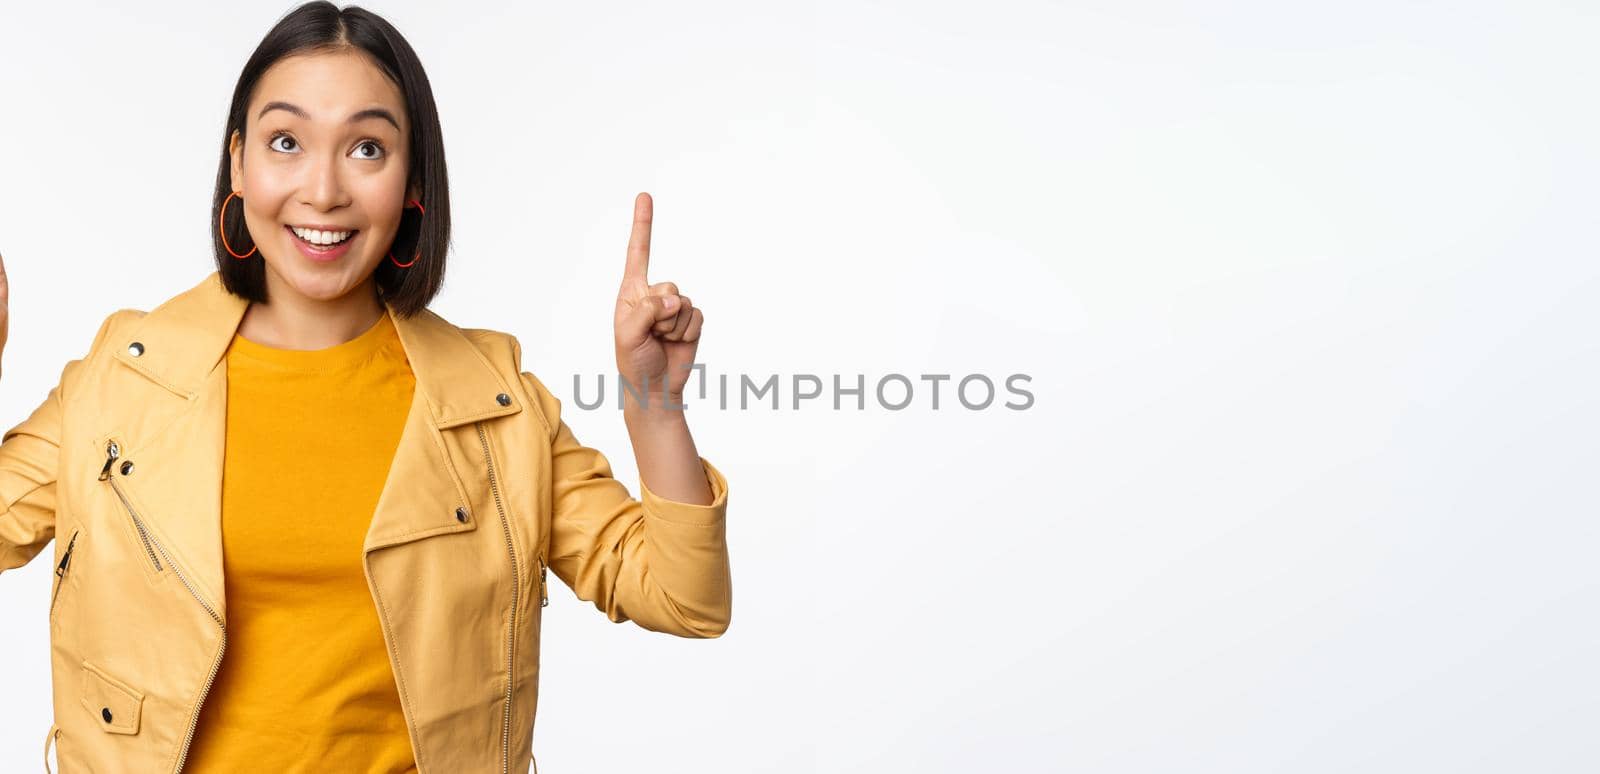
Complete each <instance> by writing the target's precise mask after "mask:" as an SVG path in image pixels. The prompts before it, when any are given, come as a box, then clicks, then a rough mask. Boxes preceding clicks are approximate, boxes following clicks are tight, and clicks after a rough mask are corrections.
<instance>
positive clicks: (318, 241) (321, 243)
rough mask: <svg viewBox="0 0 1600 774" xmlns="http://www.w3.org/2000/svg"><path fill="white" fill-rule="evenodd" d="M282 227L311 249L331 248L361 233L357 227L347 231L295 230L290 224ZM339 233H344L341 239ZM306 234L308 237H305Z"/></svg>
mask: <svg viewBox="0 0 1600 774" xmlns="http://www.w3.org/2000/svg"><path fill="white" fill-rule="evenodd" d="M283 229H284V230H285V231H287V232H289V235H290V236H292V237H294V238H295V239H298V240H300V243H301V244H303V245H306V246H308V247H310V248H311V249H313V250H331V249H333V248H335V247H338V246H339V245H342V244H344V243H345V242H348V241H350V240H352V239H355V237H356V234H359V233H361V231H360V230H359V229H351V230H349V231H307V230H304V229H301V230H296V229H295V227H294V226H290V225H285V226H284V227H283ZM341 234H343V235H344V238H342V239H340V238H338V237H339V236H340V235H341ZM308 236H309V237H310V239H308V238H307V237H308Z"/></svg>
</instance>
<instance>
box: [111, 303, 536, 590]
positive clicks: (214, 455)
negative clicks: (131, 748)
mask: <svg viewBox="0 0 1600 774" xmlns="http://www.w3.org/2000/svg"><path fill="white" fill-rule="evenodd" d="M248 306H249V302H248V301H246V300H245V299H242V298H240V297H238V296H235V295H233V294H232V293H229V292H228V291H227V289H226V288H225V287H224V286H223V285H222V278H221V274H219V273H217V272H212V273H211V274H210V275H208V276H207V277H206V278H205V279H204V280H202V281H201V282H200V283H199V284H197V285H195V286H193V287H192V288H190V289H189V290H187V291H184V292H183V293H180V294H178V295H176V296H173V297H172V298H170V299H168V300H167V301H165V302H164V303H162V304H161V305H160V306H158V307H156V308H155V309H153V310H151V311H150V312H149V313H147V314H145V315H144V316H143V317H141V318H140V319H138V320H137V321H135V322H134V324H133V325H131V326H129V328H128V330H127V333H126V334H125V335H124V340H121V341H115V342H111V346H112V348H113V354H112V357H113V359H114V360H116V361H118V362H120V363H121V364H122V365H126V366H127V367H129V368H131V369H133V370H134V371H136V372H138V373H140V374H142V375H143V376H145V377H146V378H148V379H150V380H152V381H153V382H155V383H156V384H158V385H160V386H161V387H163V388H165V390H166V391H167V392H169V393H171V394H172V396H173V398H174V400H173V401H172V402H170V403H165V404H162V403H159V402H158V404H156V405H151V404H140V405H123V406H121V407H119V409H118V410H117V411H114V412H113V415H114V416H113V417H112V419H111V420H110V423H109V426H108V427H107V428H105V429H104V432H102V434H101V436H100V437H99V438H97V442H99V443H102V444H103V443H104V441H105V440H106V439H108V438H113V437H115V438H116V439H117V440H118V442H119V445H120V446H121V448H122V453H121V455H120V457H121V459H122V460H124V461H126V462H132V463H133V464H134V470H136V471H137V474H133V475H128V476H125V477H122V478H119V481H120V482H122V483H123V484H124V490H125V492H127V493H128V494H129V496H130V501H131V503H130V504H131V505H132V506H133V507H135V508H137V509H138V512H139V515H140V516H141V517H142V518H143V519H144V520H145V521H146V522H147V523H148V524H150V525H151V527H152V529H153V530H154V531H155V533H156V536H157V539H158V540H161V541H162V544H163V545H164V546H165V547H167V549H168V550H169V552H171V553H173V554H175V557H174V558H175V559H176V561H178V562H180V563H181V564H182V565H183V566H182V570H183V572H184V574H185V576H186V577H188V578H189V579H190V580H191V582H193V583H194V584H195V585H196V586H197V588H198V590H200V592H201V593H203V594H206V595H208V596H209V597H210V601H212V602H213V603H214V604H215V606H216V609H217V610H218V612H219V613H222V612H223V610H224V605H225V597H226V594H225V589H224V584H223V569H222V530H221V524H222V512H221V510H222V473H223V464H224V460H223V455H224V450H225V448H226V427H227V393H228V391H227V364H226V361H225V360H224V359H223V358H224V355H225V354H226V352H227V349H228V345H229V344H230V343H232V341H233V336H234V334H235V333H236V332H237V331H238V328H239V323H240V322H241V321H242V320H243V318H244V313H245V310H246V309H247V308H248ZM385 313H386V314H388V315H389V316H390V319H391V320H392V321H393V322H394V325H395V330H396V332H397V333H398V335H399V338H400V342H401V345H402V347H403V348H404V349H405V353H406V358H407V360H408V361H409V362H410V365H411V370H412V373H413V375H414V376H415V378H416V388H417V389H416V393H415V395H414V396H413V399H412V403H411V408H410V411H409V413H408V414H407V416H406V420H405V422H406V423H405V427H404V429H403V431H402V433H401V437H400V442H399V445H398V447H397V449H396V451H395V456H394V459H393V460H392V461H391V464H390V468H389V475H388V478H387V480H386V481H385V484H384V487H383V490H382V493H381V494H380V495H379V497H378V502H377V506H376V508H375V510H374V513H373V517H372V524H371V526H370V528H369V531H368V534H367V540H366V545H365V549H364V550H367V551H371V550H374V549H377V548H381V547H384V546H389V545H396V544H399V543H403V542H407V541H410V540H417V539H421V538H425V537H429V536H432V535H439V534H447V533H451V532H460V531H464V530H469V529H474V528H475V526H476V523H477V519H475V518H472V519H468V520H467V521H465V522H462V521H460V520H458V519H457V518H456V514H455V511H456V508H457V507H458V506H460V505H464V504H466V503H468V502H471V498H470V497H469V493H470V492H472V491H476V490H475V489H474V488H475V487H479V486H487V474H486V473H485V472H484V471H482V470H480V469H479V466H475V465H471V466H469V465H462V464H457V463H456V462H455V461H454V458H456V457H459V456H460V454H459V453H458V451H452V450H453V449H454V450H459V447H460V446H461V444H460V442H459V441H458V442H456V443H455V444H454V445H452V444H451V443H448V442H447V441H448V439H447V436H446V434H445V432H444V431H446V430H449V429H451V428H455V427H458V426H461V425H466V424H469V423H472V422H476V421H478V420H483V419H491V418H495V417H502V416H508V415H511V414H515V413H517V412H519V411H521V410H522V407H521V404H520V402H519V401H518V400H517V399H516V398H515V397H514V395H515V393H514V391H513V390H511V389H510V388H509V386H508V385H507V384H506V381H505V379H504V378H503V377H502V376H501V375H500V374H499V372H497V371H496V370H495V368H494V367H493V366H492V365H491V364H490V363H489V361H488V360H487V359H486V358H485V357H484V355H483V353H482V352H481V351H479V349H478V348H477V347H476V346H475V345H474V344H473V343H472V342H471V341H470V340H469V339H468V338H467V336H466V334H465V333H463V332H462V331H461V329H459V328H457V327H456V326H455V325H452V324H451V323H449V322H447V321H445V320H444V319H443V318H441V317H439V316H438V315H437V314H435V313H433V312H432V311H431V310H423V311H422V312H419V313H417V314H416V315H414V316H412V317H411V318H409V319H408V318H403V317H401V316H399V315H397V314H395V312H394V310H393V308H392V307H389V306H388V305H387V304H386V305H385ZM501 396H506V397H509V398H510V400H509V401H507V403H506V404H504V405H503V404H502V402H501V400H502V398H501ZM119 412H120V413H119ZM126 412H140V413H141V414H142V415H143V416H140V417H138V420H139V421H135V419H134V418H132V417H128V416H126Z"/></svg>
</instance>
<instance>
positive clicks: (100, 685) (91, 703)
mask: <svg viewBox="0 0 1600 774" xmlns="http://www.w3.org/2000/svg"><path fill="white" fill-rule="evenodd" d="M78 702H79V703H80V704H82V705H83V708H84V709H86V710H88V711H89V713H90V714H91V715H93V716H94V718H95V721H96V722H98V723H99V724H100V729H101V730H102V731H105V732H106V733H108V734H137V733H139V713H140V710H141V709H142V708H143V706H144V693H142V692H140V691H138V690H135V689H134V688H133V687H132V686H130V685H128V684H127V683H124V682H122V681H121V680H118V679H117V678H115V677H112V676H111V675H109V674H107V673H106V672H105V670H103V669H101V668H100V667H97V666H95V665H94V664H91V663H89V662H88V661H85V662H83V687H82V693H81V694H80V695H79V697H78Z"/></svg>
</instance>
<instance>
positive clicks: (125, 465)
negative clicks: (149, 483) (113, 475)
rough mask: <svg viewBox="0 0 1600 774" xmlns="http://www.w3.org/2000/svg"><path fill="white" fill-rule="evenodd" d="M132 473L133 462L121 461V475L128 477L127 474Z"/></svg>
mask: <svg viewBox="0 0 1600 774" xmlns="http://www.w3.org/2000/svg"><path fill="white" fill-rule="evenodd" d="M132 472H133V460H123V461H122V475H124V476H126V475H128V474H129V473H132Z"/></svg>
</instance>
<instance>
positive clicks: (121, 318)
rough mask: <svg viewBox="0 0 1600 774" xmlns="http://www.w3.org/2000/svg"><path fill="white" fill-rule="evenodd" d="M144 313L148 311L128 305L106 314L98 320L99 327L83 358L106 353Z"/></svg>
mask: <svg viewBox="0 0 1600 774" xmlns="http://www.w3.org/2000/svg"><path fill="white" fill-rule="evenodd" d="M146 314H148V313H147V312H145V311H144V310H143V309H134V308H131V307H129V308H123V309H118V310H116V311H114V312H112V313H110V314H108V315H106V317H105V319H104V320H101V321H100V328H99V330H96V331H95V334H94V340H93V341H91V342H90V344H89V352H88V354H87V355H85V356H84V359H86V360H94V359H97V358H99V357H101V356H104V355H105V354H107V350H109V349H110V348H111V347H114V346H116V345H117V343H118V342H120V341H122V340H123V339H124V338H125V337H124V336H123V335H122V334H123V333H124V332H126V331H127V330H129V329H130V328H131V327H132V326H133V324H134V323H136V322H138V321H139V320H140V319H141V318H143V317H144V316H145V315H146Z"/></svg>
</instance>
